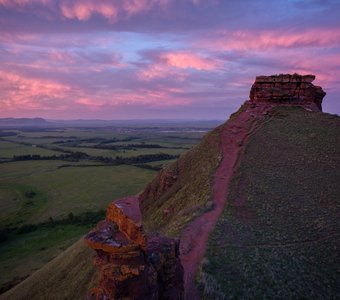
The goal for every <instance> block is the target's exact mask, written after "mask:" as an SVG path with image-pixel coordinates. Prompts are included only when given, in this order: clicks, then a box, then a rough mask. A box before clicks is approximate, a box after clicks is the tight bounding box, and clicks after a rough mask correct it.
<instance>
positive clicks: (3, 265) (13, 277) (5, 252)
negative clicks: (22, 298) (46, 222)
mask: <svg viewBox="0 0 340 300" xmlns="http://www.w3.org/2000/svg"><path fill="white" fill-rule="evenodd" d="M89 230H90V227H89V226H80V225H59V226H56V227H54V228H39V229H38V230H36V231H33V232H30V233H26V234H20V235H17V236H15V237H13V238H11V239H9V240H8V241H6V243H0V269H1V270H2V272H0V288H3V287H7V288H6V289H8V288H10V287H11V285H13V284H15V282H20V281H21V280H22V279H24V278H25V277H27V276H29V275H31V274H32V273H33V272H34V271H36V270H38V269H40V268H41V267H43V266H44V265H45V264H46V263H48V262H49V261H50V260H51V259H52V258H54V257H56V256H57V255H59V254H61V253H62V252H63V251H65V249H66V248H68V247H69V246H70V245H72V244H73V243H75V242H76V241H77V240H78V239H79V237H80V236H82V235H83V234H84V233H85V232H87V231H89Z"/></svg>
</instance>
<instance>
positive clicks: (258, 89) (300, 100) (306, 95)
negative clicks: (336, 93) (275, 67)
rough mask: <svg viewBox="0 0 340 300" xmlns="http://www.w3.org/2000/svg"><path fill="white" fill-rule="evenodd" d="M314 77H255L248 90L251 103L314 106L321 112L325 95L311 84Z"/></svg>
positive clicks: (288, 75)
mask: <svg viewBox="0 0 340 300" xmlns="http://www.w3.org/2000/svg"><path fill="white" fill-rule="evenodd" d="M314 79H315V76H314V75H303V76H302V75H298V74H293V75H290V74H280V75H272V76H257V77H256V80H255V83H254V84H253V86H252V88H251V90H250V101H251V102H253V103H286V104H302V105H311V106H315V107H316V108H317V109H319V110H322V106H321V103H322V99H323V98H324V96H325V95H326V93H325V92H324V91H323V90H322V88H321V87H319V86H315V85H313V84H312V82H313V80H314Z"/></svg>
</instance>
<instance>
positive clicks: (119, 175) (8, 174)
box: [0, 161, 156, 223]
mask: <svg viewBox="0 0 340 300" xmlns="http://www.w3.org/2000/svg"><path fill="white" fill-rule="evenodd" d="M62 164H64V162H58V161H53V162H50V161H27V162H26V161H23V162H13V163H8V164H3V165H1V169H2V173H1V174H0V195H2V191H4V193H5V194H8V193H9V190H10V191H11V193H12V194H13V195H17V196H16V197H17V198H18V199H19V198H20V200H18V201H17V202H18V203H17V204H16V205H14V206H10V205H9V204H8V203H10V201H11V200H6V201H5V202H4V206H2V205H3V204H2V202H1V203H0V206H1V211H2V213H3V215H4V216H8V211H12V213H13V214H14V215H13V214H12V215H11V216H15V215H16V214H18V213H19V214H20V216H19V217H20V219H22V220H23V221H24V222H30V223H33V222H41V221H45V220H47V219H48V218H49V217H53V218H60V217H64V216H66V215H67V214H68V213H69V212H71V211H72V212H73V213H75V214H79V213H83V212H86V211H97V210H100V209H105V208H106V207H107V205H108V203H109V202H110V201H111V200H114V199H117V198H120V197H123V196H125V195H130V194H132V195H133V194H136V193H138V192H139V191H140V190H141V189H142V188H143V187H144V185H145V183H146V182H148V181H149V180H151V179H152V178H153V177H154V174H155V173H156V172H155V171H153V170H146V169H141V168H136V167H133V166H126V165H122V166H112V167H106V166H104V167H87V168H76V167H74V168H73V167H68V168H61V169H58V166H60V165H62ZM2 187H3V189H2ZM30 190H33V191H35V192H36V193H37V195H36V196H35V198H33V199H27V198H26V197H24V193H25V192H27V191H30ZM5 197H7V196H5V195H3V196H2V198H5ZM12 197H13V196H12ZM39 197H40V198H39ZM25 199H26V200H32V201H33V204H34V203H36V204H35V205H23V206H22V203H25V201H26V200H25ZM38 200H39V201H38ZM19 201H20V202H19ZM19 203H20V204H19ZM20 205H21V206H20ZM6 207H7V209H8V211H6V210H5V208H6ZM15 207H16V208H17V209H18V208H19V210H13V209H14V208H15ZM20 210H21V211H20ZM4 218H5V217H4ZM11 219H13V218H12V217H11ZM13 222H14V221H13Z"/></svg>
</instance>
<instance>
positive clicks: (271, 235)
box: [1, 74, 340, 299]
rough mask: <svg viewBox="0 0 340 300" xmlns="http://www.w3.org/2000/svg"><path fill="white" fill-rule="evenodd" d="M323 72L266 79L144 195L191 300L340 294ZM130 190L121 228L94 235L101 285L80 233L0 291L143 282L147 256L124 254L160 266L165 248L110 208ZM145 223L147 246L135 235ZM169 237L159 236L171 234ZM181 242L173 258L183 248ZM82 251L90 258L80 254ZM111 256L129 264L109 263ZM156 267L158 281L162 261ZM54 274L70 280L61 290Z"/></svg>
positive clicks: (334, 170) (151, 226)
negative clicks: (319, 78)
mask: <svg viewBox="0 0 340 300" xmlns="http://www.w3.org/2000/svg"><path fill="white" fill-rule="evenodd" d="M314 78H315V76H312V75H307V76H299V75H296V74H294V75H280V76H271V77H262V76H260V77H257V79H256V81H255V84H254V85H253V87H252V90H251V93H250V100H249V101H247V102H246V103H245V104H244V105H243V106H242V107H241V108H240V110H239V111H238V112H237V113H235V114H234V115H232V116H231V117H230V119H229V120H228V121H227V122H226V123H225V124H223V125H221V126H219V127H217V128H216V129H215V130H213V131H212V132H210V133H209V134H207V135H206V136H205V137H204V138H203V139H202V142H201V143H200V144H199V145H197V146H196V147H194V148H193V149H191V150H190V151H188V152H187V153H185V154H184V155H182V156H181V157H180V158H179V159H178V161H176V162H175V163H173V164H171V165H168V166H167V167H166V168H165V169H163V170H162V171H160V173H159V174H158V176H157V177H156V178H155V179H154V180H153V181H152V182H151V183H150V184H149V185H148V186H147V187H146V188H145V190H144V191H143V192H142V193H141V194H140V195H139V201H140V209H141V213H142V216H143V225H144V228H145V231H146V233H147V234H152V233H153V232H155V231H156V232H158V233H159V234H161V235H164V234H166V235H169V236H172V237H179V238H180V242H181V247H180V253H179V254H180V258H181V262H182V265H183V267H184V278H183V280H184V288H185V297H186V299H201V298H203V299H229V298H235V299H239V298H241V299H244V298H250V299H252V298H276V299H286V298H308V299H315V298H323V299H325V298H326V299H332V298H336V297H337V295H339V289H338V286H339V282H338V280H339V279H338V278H339V268H338V265H339V262H340V257H339V251H338V249H339V246H340V244H339V235H338V232H339V229H340V228H339V227H340V226H339V221H338V216H339V208H340V207H339V206H340V204H339V200H338V195H339V193H340V190H339V185H338V182H339V181H340V174H339V170H340V148H339V145H340V134H339V133H340V132H339V128H340V118H339V117H338V116H333V115H329V114H324V113H322V112H321V104H322V98H323V97H324V95H325V93H324V92H323V91H322V89H321V88H320V87H317V86H314V85H313V84H312V83H311V82H312V81H313V80H314ZM133 199H134V200H133V201H135V200H138V199H137V197H133ZM123 200H124V199H123ZM123 200H122V199H120V200H118V201H116V202H113V203H112V204H111V205H110V206H109V209H108V212H107V220H109V221H110V222H111V221H112V222H114V223H115V222H117V223H116V224H113V225H118V227H119V230H118V231H117V229H115V230H112V233H111V227H112V228H113V227H114V226H113V225H112V223H110V224H109V223H107V222H106V223H107V224H106V223H105V222H104V223H100V224H99V225H98V226H97V228H96V229H95V230H94V231H92V233H91V239H92V238H93V237H94V238H93V239H92V241H90V243H88V244H90V247H92V248H93V249H96V253H97V265H96V266H97V267H98V268H99V272H101V274H102V280H101V281H100V283H99V285H98V283H97V282H96V280H95V274H96V272H95V270H94V268H91V266H90V261H91V257H92V254H91V251H90V250H86V249H85V248H84V246H83V245H82V244H81V243H82V242H81V241H79V242H78V243H77V244H76V245H75V246H73V247H71V248H69V249H68V250H66V252H65V253H63V254H62V255H61V256H58V257H57V258H56V259H55V260H53V261H51V262H50V263H49V264H48V265H47V266H45V267H44V268H43V269H41V270H40V271H38V272H36V273H35V274H34V275H33V276H31V277H29V278H28V279H26V280H25V281H24V282H22V283H21V284H20V285H18V286H17V287H15V288H14V289H12V290H10V291H9V292H7V293H6V294H5V295H4V296H3V297H2V298H1V299H27V298H30V299H44V298H43V297H42V296H41V295H42V294H41V291H42V290H43V291H44V294H45V295H52V296H53V299H59V298H58V297H61V298H60V299H79V298H82V297H84V295H86V293H85V291H83V290H81V291H80V289H82V288H84V289H85V288H86V289H88V288H89V287H90V286H91V287H92V285H95V286H96V289H94V291H96V294H92V296H93V295H105V294H108V284H109V285H110V286H109V288H110V289H111V290H110V293H111V292H116V291H117V289H118V286H119V285H122V286H123V287H124V283H126V286H128V287H129V289H126V288H125V290H128V292H131V293H132V294H133V291H134V290H135V288H138V289H136V290H139V289H140V287H141V286H140V285H137V286H136V285H135V282H137V281H138V280H139V279H141V278H143V280H144V278H145V273H143V272H141V273H140V270H142V269H140V268H139V266H140V265H138V268H139V269H138V271H134V270H135V269H134V268H135V267H136V261H133V262H131V261H129V262H128V263H127V264H126V265H124V270H122V268H121V267H122V264H121V263H120V260H121V259H122V257H124V259H127V258H126V257H130V251H131V249H134V250H133V253H134V254H133V255H141V256H143V257H144V256H145V257H146V258H147V259H146V261H147V264H148V265H147V268H148V270H150V269H152V268H153V266H152V264H153V265H157V264H158V263H157V257H158V258H159V256H157V255H158V254H157V255H156V254H155V253H157V251H158V249H157V248H154V249H153V252H150V251H149V250H145V249H144V248H145V243H147V239H146V238H145V236H144V232H143V230H142V227H140V224H139V223H138V224H137V223H136V224H135V223H133V222H132V223H131V224H132V225H133V226H134V227H136V226H137V227H138V234H137V235H136V234H135V232H134V231H131V230H130V229H129V228H127V227H128V226H127V227H126V226H125V225H124V222H122V220H124V219H126V220H127V222H130V221H129V220H130V219H129V217H128V214H126V215H124V211H120V212H119V214H120V216H119V217H117V216H116V215H115V216H114V217H113V216H112V218H111V215H110V210H111V209H112V207H113V209H118V208H119V209H121V208H122V207H123V206H122V203H124V202H122V201H123ZM125 204H126V203H125ZM138 222H139V221H138ZM129 226H130V225H129ZM109 227H110V230H107V228H109ZM122 228H123V229H124V230H123V229H122ZM134 230H135V229H134ZM120 231H122V232H123V233H125V236H124V239H125V240H126V238H128V241H127V243H130V244H131V243H132V244H133V245H130V244H128V246H129V247H130V248H129V249H130V250H126V251H127V252H124V251H125V250H124V247H125V246H124V247H122V248H120V246H118V248H119V251H120V252H119V255H118V256H117V253H118V252H117V253H116V251H117V249H118V248H117V243H116V240H115V239H114V235H117V234H118V235H119V234H120V237H119V239H121V238H122V235H121V233H120ZM141 232H142V234H143V238H142V240H143V243H142V246H140V247H139V246H138V243H139V242H138V243H137V242H136V241H137V240H138V241H140V240H139V238H138V239H136V236H138V235H139V234H140V233H141ZM107 234H109V239H108V236H107ZM100 235H102V236H100ZM161 235H156V237H157V238H156V239H160V240H162V239H163V237H162V236H161ZM133 236H134V237H133ZM150 236H151V237H152V235H150ZM98 237H99V238H101V237H104V239H105V240H103V241H102V240H98V239H97V238H98ZM87 239H88V240H89V238H88V237H87ZM152 239H153V238H150V240H152ZM164 239H167V241H170V242H169V243H173V244H175V242H172V240H171V239H168V238H164ZM107 241H110V243H111V244H110V245H109V246H110V247H108V244H106V243H107ZM174 241H175V240H174ZM91 243H92V245H91ZM153 246H157V245H156V244H154V245H153ZM131 247H133V248H131ZM116 248H117V249H116ZM165 248H166V247H165ZM136 249H137V250H136ZM165 250H166V249H164V248H163V249H162V251H165ZM165 252H166V251H165ZM174 252H177V250H176V251H175V250H174V251H172V252H171V253H172V257H171V259H173V260H174V259H177V258H178V257H177V256H176V257H175V255H178V253H176V254H174ZM93 254H94V252H93ZM162 255H163V254H162ZM141 256H140V257H141ZM161 257H162V259H161V262H162V263H161V265H162V270H161V272H162V274H163V273H165V274H166V275H167V276H170V277H171V276H172V275H173V274H174V273H171V272H169V271H170V270H171V263H170V261H167V257H166V256H161ZM104 258H105V259H104ZM143 259H144V258H143ZM173 260H172V261H173ZM80 261H82V262H83V264H76V265H75V264H74V262H80ZM155 262H156V264H155ZM99 265H100V266H99ZM112 266H115V268H116V267H117V266H118V267H119V268H121V269H120V272H123V271H124V274H123V273H119V274H116V273H112V272H111V273H110V272H109V270H111V269H110V268H111V267H112ZM115 270H116V269H115ZM69 273H70V274H75V273H76V274H77V276H76V280H77V282H80V283H79V285H80V286H81V288H78V289H77V291H75V282H74V279H72V275H70V274H69ZM127 274H128V276H127ZM130 274H132V275H131V276H130ZM152 274H154V275H153V276H155V278H152V280H156V281H157V278H158V277H157V276H160V275H159V270H158V269H157V272H154V271H153V273H152ZM65 275H66V277H65ZM163 275H164V274H163ZM163 275H162V276H163ZM64 277H65V279H64V280H61V278H64ZM53 278H54V279H53ZM131 278H135V279H136V280H134V279H133V280H132V279H131ZM171 278H172V277H171ZM51 279H53V280H56V281H57V280H58V281H61V283H60V284H58V288H57V289H56V286H55V285H54V284H52V283H51ZM175 279H176V278H175ZM179 279H181V280H182V278H181V277H179ZM131 280H132V281H131ZM172 280H173V278H172ZM160 281H161V280H158V283H159V282H160ZM37 282H39V285H37ZM113 283H114V284H113ZM76 284H78V283H76ZM116 284H117V289H116V290H115V285H116ZM159 286H162V285H161V284H160V285H159ZM157 288H158V287H157ZM60 291H62V293H60V294H59V292H60ZM149 292H150V291H149ZM157 293H158V291H157ZM60 295H62V296H60ZM93 297H95V296H93ZM134 297H135V298H136V299H147V298H144V297H142V296H140V297H138V295H134ZM46 299H51V298H50V297H49V298H46ZM91 299H98V298H91ZM152 299H156V298H152Z"/></svg>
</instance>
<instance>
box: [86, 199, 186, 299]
mask: <svg viewBox="0 0 340 300" xmlns="http://www.w3.org/2000/svg"><path fill="white" fill-rule="evenodd" d="M141 221H142V216H141V212H140V209H139V200H138V197H135V196H132V197H125V198H122V199H118V200H117V201H114V202H112V203H111V204H110V205H109V207H108V209H107V213H106V219H105V220H104V221H101V222H99V223H98V224H97V226H96V228H95V229H94V230H92V231H91V232H89V233H88V234H87V235H86V237H85V243H86V244H87V245H88V246H89V247H90V248H92V249H94V250H95V251H96V258H95V266H96V267H97V268H98V269H99V273H100V280H99V284H98V287H96V288H93V289H92V290H91V291H90V293H89V294H88V297H87V298H88V299H89V300H90V299H91V300H94V299H96V300H99V299H100V300H102V299H127V300H128V299H137V298H138V299H145V300H146V299H150V300H153V299H155V300H156V299H183V292H184V287H183V268H182V265H181V262H180V259H179V240H177V239H172V238H168V237H164V236H160V235H156V234H153V235H148V236H147V235H146V234H145V232H144V230H143V227H142V222H141Z"/></svg>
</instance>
